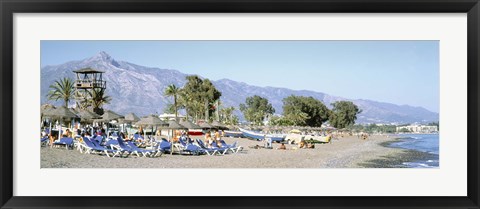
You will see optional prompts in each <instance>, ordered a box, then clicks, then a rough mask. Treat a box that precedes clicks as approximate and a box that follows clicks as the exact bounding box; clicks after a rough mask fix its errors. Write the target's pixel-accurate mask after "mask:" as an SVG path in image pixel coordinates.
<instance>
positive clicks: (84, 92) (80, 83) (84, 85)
mask: <svg viewBox="0 0 480 209" xmlns="http://www.w3.org/2000/svg"><path fill="white" fill-rule="evenodd" d="M73 72H74V73H76V74H77V78H76V80H75V102H76V106H77V107H79V108H82V109H83V106H82V104H84V102H86V101H87V100H88V99H92V98H91V97H89V95H91V93H92V91H100V90H103V91H104V90H105V89H106V88H107V82H106V81H104V80H103V73H105V72H103V71H99V70H95V69H92V68H83V69H80V70H74V71H73ZM93 111H95V112H97V111H96V110H93Z"/></svg>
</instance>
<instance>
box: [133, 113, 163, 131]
mask: <svg viewBox="0 0 480 209" xmlns="http://www.w3.org/2000/svg"><path fill="white" fill-rule="evenodd" d="M135 125H137V126H152V132H153V127H154V126H155V127H158V126H161V127H167V126H168V124H167V123H165V122H163V121H162V120H160V118H159V117H157V116H155V115H149V116H147V117H145V118H142V119H140V121H138V122H137V123H136V124H135ZM144 135H145V132H144Z"/></svg>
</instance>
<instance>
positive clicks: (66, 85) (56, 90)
mask: <svg viewBox="0 0 480 209" xmlns="http://www.w3.org/2000/svg"><path fill="white" fill-rule="evenodd" d="M50 88H51V90H50V91H49V92H48V94H47V98H48V99H49V100H55V101H57V100H59V99H62V100H63V102H64V106H65V107H68V102H69V101H70V99H71V98H72V97H73V94H74V92H75V89H74V82H73V80H72V79H70V78H63V79H61V80H57V81H55V82H54V83H53V84H52V85H50Z"/></svg>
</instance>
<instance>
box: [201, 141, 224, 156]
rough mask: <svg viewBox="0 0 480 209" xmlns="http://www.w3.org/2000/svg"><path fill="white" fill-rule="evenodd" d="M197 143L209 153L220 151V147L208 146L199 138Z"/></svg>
mask: <svg viewBox="0 0 480 209" xmlns="http://www.w3.org/2000/svg"><path fill="white" fill-rule="evenodd" d="M196 141H197V144H198V145H199V146H200V148H202V149H203V150H204V151H205V152H206V153H207V154H208V155H215V154H216V153H220V152H219V151H218V149H213V148H208V147H207V146H206V145H205V144H204V143H203V141H202V140H200V139H197V140H196Z"/></svg>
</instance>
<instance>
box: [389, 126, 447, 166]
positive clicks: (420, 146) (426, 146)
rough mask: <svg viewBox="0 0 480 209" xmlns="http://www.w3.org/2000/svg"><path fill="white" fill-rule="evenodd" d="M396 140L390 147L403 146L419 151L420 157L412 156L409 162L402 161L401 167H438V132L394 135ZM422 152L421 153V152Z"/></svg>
mask: <svg viewBox="0 0 480 209" xmlns="http://www.w3.org/2000/svg"><path fill="white" fill-rule="evenodd" d="M395 137H396V138H398V139H399V141H397V142H393V143H391V144H389V145H388V146H390V147H397V148H403V149H408V150H413V151H418V152H420V156H421V157H417V158H412V159H410V161H409V162H402V165H401V166H402V167H409V168H438V167H439V165H440V162H439V135H438V134H401V135H396V136H395ZM422 153H423V154H422Z"/></svg>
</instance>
